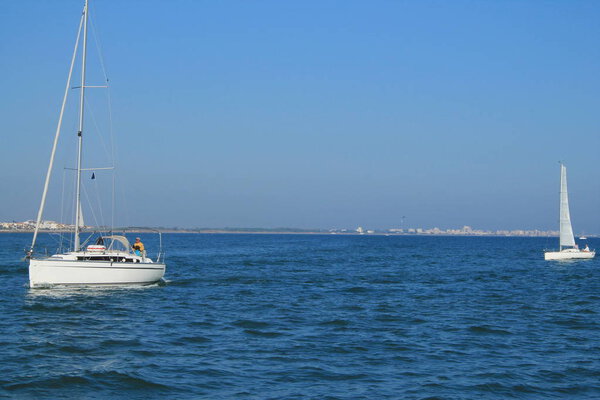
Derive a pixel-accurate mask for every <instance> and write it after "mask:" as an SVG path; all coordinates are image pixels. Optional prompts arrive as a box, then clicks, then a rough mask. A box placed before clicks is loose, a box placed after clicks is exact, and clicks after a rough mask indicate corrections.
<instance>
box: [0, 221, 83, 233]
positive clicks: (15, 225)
mask: <svg viewBox="0 0 600 400" xmlns="http://www.w3.org/2000/svg"><path fill="white" fill-rule="evenodd" d="M34 229H35V221H24V222H14V221H13V222H0V230H3V231H15V232H30V231H33V230H34ZM40 229H44V230H57V231H61V230H71V229H73V225H69V224H61V223H59V222H55V221H42V222H41V223H40Z"/></svg>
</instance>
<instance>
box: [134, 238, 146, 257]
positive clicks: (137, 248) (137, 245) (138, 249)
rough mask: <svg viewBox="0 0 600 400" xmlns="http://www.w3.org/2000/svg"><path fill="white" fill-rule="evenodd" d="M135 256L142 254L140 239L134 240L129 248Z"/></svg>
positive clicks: (142, 245) (142, 247) (142, 244)
mask: <svg viewBox="0 0 600 400" xmlns="http://www.w3.org/2000/svg"><path fill="white" fill-rule="evenodd" d="M131 247H133V251H134V252H135V255H136V256H141V255H142V254H144V243H142V242H141V241H140V238H139V237H138V238H135V243H134V244H133V245H132V246H131Z"/></svg>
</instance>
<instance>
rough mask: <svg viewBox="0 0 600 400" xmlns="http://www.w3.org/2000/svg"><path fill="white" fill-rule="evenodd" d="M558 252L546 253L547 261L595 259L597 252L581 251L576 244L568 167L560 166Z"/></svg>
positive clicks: (586, 249) (586, 248)
mask: <svg viewBox="0 0 600 400" xmlns="http://www.w3.org/2000/svg"><path fill="white" fill-rule="evenodd" d="M559 246H560V247H559V250H558V251H546V252H545V253H544V259H545V260H571V259H587V258H594V256H595V255H596V252H595V251H592V250H589V248H588V247H587V246H586V247H585V249H579V247H578V246H577V244H576V243H575V236H574V235H573V227H572V226H571V215H570V213H569V194H568V192H567V167H565V165H564V164H563V163H561V164H560V243H559Z"/></svg>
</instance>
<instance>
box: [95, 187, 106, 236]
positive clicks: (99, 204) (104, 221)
mask: <svg viewBox="0 0 600 400" xmlns="http://www.w3.org/2000/svg"><path fill="white" fill-rule="evenodd" d="M94 188H95V191H96V199H97V200H98V210H99V211H100V220H101V221H102V226H104V227H106V220H105V219H104V214H103V213H102V200H101V199H100V190H99V189H98V180H97V179H94Z"/></svg>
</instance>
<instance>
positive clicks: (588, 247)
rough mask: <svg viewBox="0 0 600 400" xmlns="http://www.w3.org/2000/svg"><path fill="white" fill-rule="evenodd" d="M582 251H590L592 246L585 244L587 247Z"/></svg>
mask: <svg viewBox="0 0 600 400" xmlns="http://www.w3.org/2000/svg"><path fill="white" fill-rule="evenodd" d="M582 251H590V246H588V245H587V244H586V245H585V248H584V249H583V250H582Z"/></svg>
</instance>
